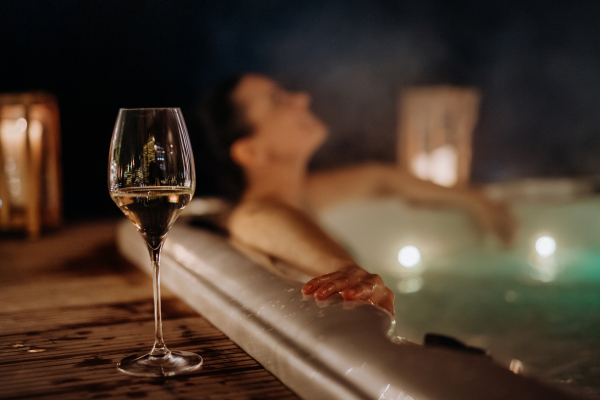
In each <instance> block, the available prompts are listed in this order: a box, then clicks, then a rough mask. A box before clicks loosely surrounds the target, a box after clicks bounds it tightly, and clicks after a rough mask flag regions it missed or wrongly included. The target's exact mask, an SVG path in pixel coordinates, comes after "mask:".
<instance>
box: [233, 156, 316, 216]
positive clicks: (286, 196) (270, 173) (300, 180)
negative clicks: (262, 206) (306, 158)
mask: <svg viewBox="0 0 600 400" xmlns="http://www.w3.org/2000/svg"><path fill="white" fill-rule="evenodd" d="M307 173H308V172H307V164H306V163H305V162H296V163H272V164H265V165H259V166H254V167H252V168H251V169H246V178H247V180H248V182H247V187H246V191H245V192H244V196H243V197H242V199H243V200H252V199H259V198H265V197H270V198H276V199H278V200H280V201H283V202H285V203H287V204H289V205H291V206H294V207H302V204H303V201H304V197H305V193H304V190H305V184H306V177H307Z"/></svg>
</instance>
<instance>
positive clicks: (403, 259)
mask: <svg viewBox="0 0 600 400" xmlns="http://www.w3.org/2000/svg"><path fill="white" fill-rule="evenodd" d="M398 262H399V263H400V264H401V265H402V266H403V267H406V268H414V267H416V266H417V265H419V263H420V262H421V252H420V251H419V249H417V248H416V247H415V246H404V247H403V248H401V249H400V251H399V252H398Z"/></svg>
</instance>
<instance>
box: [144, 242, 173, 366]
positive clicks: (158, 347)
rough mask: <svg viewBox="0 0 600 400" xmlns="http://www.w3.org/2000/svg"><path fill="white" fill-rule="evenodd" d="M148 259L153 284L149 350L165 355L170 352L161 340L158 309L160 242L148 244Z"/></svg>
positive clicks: (152, 353)
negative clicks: (154, 245) (152, 324)
mask: <svg viewBox="0 0 600 400" xmlns="http://www.w3.org/2000/svg"><path fill="white" fill-rule="evenodd" d="M148 249H149V250H150V259H151V261H152V283H153V286H154V347H152V351H150V355H151V356H155V357H165V356H167V355H169V353H171V352H170V351H169V349H167V346H166V345H165V342H164V340H163V332H162V316H161V309H160V253H161V250H162V243H161V244H160V245H159V246H158V247H157V248H155V249H154V248H152V247H150V246H148Z"/></svg>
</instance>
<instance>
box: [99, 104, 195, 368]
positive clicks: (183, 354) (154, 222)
mask: <svg viewBox="0 0 600 400" xmlns="http://www.w3.org/2000/svg"><path fill="white" fill-rule="evenodd" d="M195 187H196V176H195V170H194V158H193V155H192V149H191V146H190V140H189V135H188V132H187V128H186V126H185V122H184V120H183V115H182V114H181V110H180V109H179V108H139V109H121V110H119V115H118V117H117V122H116V123H115V129H114V131H113V135H112V140H111V145H110V154H109V160H108V190H109V192H110V197H111V198H112V199H113V201H114V202H115V203H116V204H117V206H119V208H120V209H121V211H123V213H125V215H126V216H127V217H129V219H130V220H131V222H133V224H134V225H135V226H136V227H137V229H138V231H139V233H140V234H141V235H142V238H143V239H144V241H145V242H146V245H147V246H148V251H149V252H150V260H151V262H152V280H153V284H154V330H155V339H154V347H152V350H151V351H150V352H149V353H148V354H145V355H143V356H137V355H133V356H129V357H126V358H124V359H122V360H121V361H120V362H119V363H118V364H117V368H118V369H119V370H120V371H122V372H125V373H126V374H130V375H136V376H171V375H175V374H179V373H182V372H187V371H191V370H194V369H196V368H198V367H199V366H200V365H201V364H202V357H200V356H199V355H197V354H194V353H190V352H187V351H172V350H169V349H168V348H167V346H166V345H165V342H164V340H163V333H162V320H161V310H160V253H161V249H162V247H163V244H164V243H165V239H166V237H167V233H168V232H169V229H170V228H171V225H173V222H175V220H176V219H177V217H178V216H179V214H180V213H181V210H183V208H184V207H185V206H186V205H187V204H188V202H189V201H190V200H191V199H192V196H193V195H194V189H195Z"/></svg>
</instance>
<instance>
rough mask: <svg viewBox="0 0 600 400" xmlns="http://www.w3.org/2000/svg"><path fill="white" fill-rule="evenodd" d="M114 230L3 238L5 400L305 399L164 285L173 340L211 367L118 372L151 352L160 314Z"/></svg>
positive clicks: (0, 304) (110, 224) (90, 227)
mask: <svg viewBox="0 0 600 400" xmlns="http://www.w3.org/2000/svg"><path fill="white" fill-rule="evenodd" d="M115 226H116V221H106V222H94V223H87V224H80V225H76V226H69V227H66V228H63V229H61V230H60V231H58V232H56V233H53V234H49V235H45V236H43V237H42V239H40V240H38V241H35V242H30V241H24V240H16V239H14V238H7V237H3V238H1V239H0V399H38V398H42V399H100V398H111V399H136V398H143V399H178V400H179V399H207V400H208V399H239V400H244V399H298V397H297V396H296V395H295V394H294V393H293V392H291V391H290V389H288V388H287V387H286V386H284V385H283V384H282V383H281V382H279V381H278V380H277V379H276V378H275V377H274V376H273V375H271V374H270V373H269V372H267V371H266V370H265V369H264V368H263V367H262V366H261V365H260V364H258V363H257V362H256V361H255V360H254V359H252V358H251V357H250V356H248V354H246V353H245V352H244V351H243V350H241V349H240V348H239V347H238V346H237V345H236V344H235V343H233V342H232V341H231V340H229V339H228V338H227V337H226V336H225V335H224V334H223V333H222V332H220V331H219V330H218V329H216V328H215V327H214V326H212V325H211V324H210V323H209V322H208V321H207V320H205V319H204V318H203V317H202V316H200V315H198V314H197V313H196V312H195V311H194V310H192V309H191V308H189V307H188V306H187V305H186V304H185V303H184V302H183V301H182V300H180V299H178V298H177V297H175V296H174V295H173V294H172V293H169V292H168V291H167V290H165V289H163V293H162V294H163V296H162V298H163V303H162V304H163V330H164V337H165V341H166V343H167V346H168V347H169V348H171V349H178V350H188V351H193V352H197V353H199V354H200V355H202V357H203V358H204V364H203V366H202V367H201V368H200V369H199V370H197V371H194V372H192V373H188V374H185V375H182V376H178V377H171V378H137V377H131V376H128V375H125V374H123V373H121V372H119V371H117V369H116V363H117V361H119V360H120V359H121V358H123V357H125V356H128V355H131V354H139V355H141V354H143V353H146V352H147V351H148V350H149V349H150V347H151V345H152V343H153V341H154V310H153V303H152V281H151V279H150V277H149V276H148V275H146V274H144V273H143V272H141V271H140V270H138V269H137V268H136V267H134V266H132V265H130V264H129V263H127V262H126V261H125V260H124V259H122V258H121V257H120V256H119V255H118V253H117V250H116V248H115V245H114V234H115ZM140 240H141V239H140Z"/></svg>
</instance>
